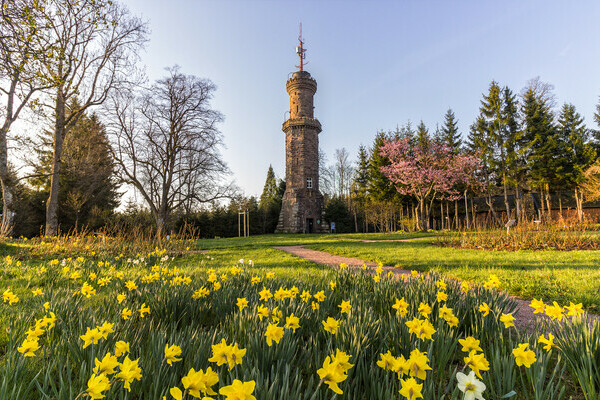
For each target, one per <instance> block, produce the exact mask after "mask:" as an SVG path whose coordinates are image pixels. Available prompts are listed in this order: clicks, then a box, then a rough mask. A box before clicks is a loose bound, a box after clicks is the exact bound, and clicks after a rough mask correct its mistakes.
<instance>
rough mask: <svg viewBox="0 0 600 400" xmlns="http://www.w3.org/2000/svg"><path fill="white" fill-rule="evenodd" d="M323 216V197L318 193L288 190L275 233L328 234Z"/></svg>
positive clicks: (307, 190)
mask: <svg viewBox="0 0 600 400" xmlns="http://www.w3.org/2000/svg"><path fill="white" fill-rule="evenodd" d="M323 214H324V212H323V195H321V193H319V192H318V191H316V190H312V189H302V190H289V191H288V190H286V191H285V193H284V195H283V199H282V203H281V212H280V213H279V222H278V223H277V229H275V233H328V232H329V224H328V223H326V222H325V221H324V220H323Z"/></svg>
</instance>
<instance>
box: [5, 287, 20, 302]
mask: <svg viewBox="0 0 600 400" xmlns="http://www.w3.org/2000/svg"><path fill="white" fill-rule="evenodd" d="M2 300H3V301H4V302H5V303H8V304H9V305H11V306H12V305H13V304H16V303H18V302H19V297H18V296H17V295H15V294H14V293H13V292H12V291H11V290H10V289H6V290H5V291H4V293H2Z"/></svg>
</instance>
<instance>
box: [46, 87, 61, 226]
mask: <svg viewBox="0 0 600 400" xmlns="http://www.w3.org/2000/svg"><path fill="white" fill-rule="evenodd" d="M54 112H55V114H56V115H55V118H56V121H55V124H54V153H53V155H52V175H51V177H50V195H49V196H48V201H47V202H46V232H45V235H46V236H56V235H57V234H58V190H59V176H60V167H61V157H62V149H63V141H64V139H65V100H64V98H63V91H62V86H60V87H59V88H58V89H57V91H56V108H55V110H54Z"/></svg>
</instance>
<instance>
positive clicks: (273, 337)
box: [265, 324, 283, 347]
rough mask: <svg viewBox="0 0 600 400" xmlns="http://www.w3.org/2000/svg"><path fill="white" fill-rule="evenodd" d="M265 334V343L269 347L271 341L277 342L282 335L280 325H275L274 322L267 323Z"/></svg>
mask: <svg viewBox="0 0 600 400" xmlns="http://www.w3.org/2000/svg"><path fill="white" fill-rule="evenodd" d="M265 336H266V338H267V345H268V346H269V347H271V345H272V344H273V341H275V343H277V344H279V341H280V340H281V338H282V337H283V328H282V327H281V326H277V325H276V324H269V325H267V331H266V332H265Z"/></svg>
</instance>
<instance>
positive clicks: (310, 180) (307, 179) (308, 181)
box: [306, 178, 313, 189]
mask: <svg viewBox="0 0 600 400" xmlns="http://www.w3.org/2000/svg"><path fill="white" fill-rule="evenodd" d="M312 187H313V186H312V178H306V188H307V189H312Z"/></svg>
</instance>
